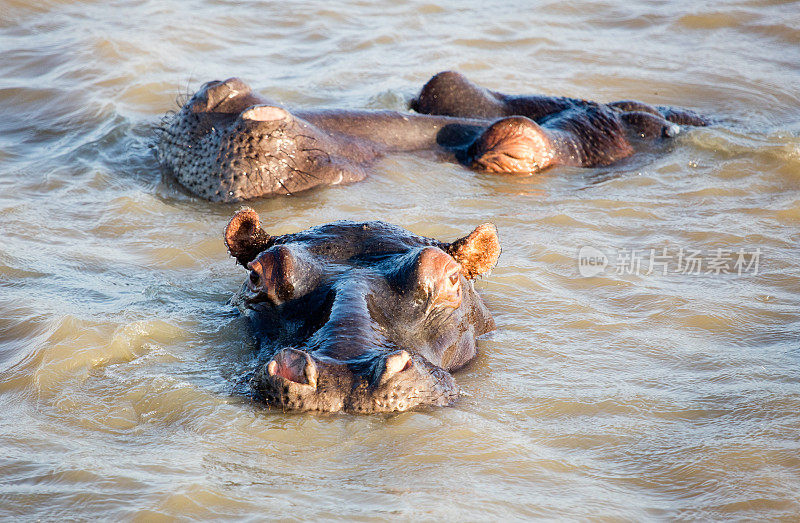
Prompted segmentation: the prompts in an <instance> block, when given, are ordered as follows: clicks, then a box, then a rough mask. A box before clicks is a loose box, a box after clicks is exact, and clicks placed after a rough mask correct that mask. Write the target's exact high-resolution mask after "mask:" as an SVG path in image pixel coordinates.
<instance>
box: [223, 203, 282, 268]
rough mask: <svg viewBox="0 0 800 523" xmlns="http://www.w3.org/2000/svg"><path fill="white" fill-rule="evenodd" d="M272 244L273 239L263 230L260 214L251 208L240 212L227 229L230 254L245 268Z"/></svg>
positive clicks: (245, 208) (226, 240)
mask: <svg viewBox="0 0 800 523" xmlns="http://www.w3.org/2000/svg"><path fill="white" fill-rule="evenodd" d="M271 244H272V237H271V236H270V235H269V234H267V233H266V232H265V231H264V229H262V228H261V220H259V218H258V213H257V212H256V211H254V210H253V209H251V208H250V207H244V208H242V209H241V210H239V211H238V212H237V213H236V214H235V215H233V218H231V221H230V222H228V226H227V227H225V245H227V246H228V252H229V253H231V256H233V257H234V258H236V260H237V261H238V262H239V263H241V264H242V266H244V267H247V264H248V263H250V262H251V261H253V260H254V259H255V258H256V256H258V255H259V254H260V253H261V251H264V250H266V249H268V248H269V246H270V245H271Z"/></svg>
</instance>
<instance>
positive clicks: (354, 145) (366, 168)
mask: <svg viewBox="0 0 800 523" xmlns="http://www.w3.org/2000/svg"><path fill="white" fill-rule="evenodd" d="M413 108H414V109H416V110H417V113H411V112H397V111H353V110H321V111H295V112H290V111H289V110H288V109H285V108H283V107H279V106H278V105H277V104H276V103H275V102H273V101H271V100H269V99H268V98H266V97H264V96H261V95H259V94H256V93H254V92H253V91H252V89H251V88H250V87H249V86H248V85H247V84H245V83H244V82H243V81H242V80H240V79H238V78H229V79H227V80H225V81H212V82H208V83H206V84H204V85H203V86H202V88H201V89H200V90H198V91H197V92H196V93H195V94H194V95H193V96H192V97H191V98H190V99H189V100H188V101H187V102H186V103H185V104H184V105H183V107H182V108H181V109H180V110H179V111H177V112H176V113H174V114H168V115H167V116H166V117H165V118H164V120H163V122H162V125H161V126H160V127H159V131H160V133H159V134H160V137H159V140H158V144H157V146H156V154H157V157H158V160H159V162H160V163H161V165H162V166H164V167H165V168H166V169H167V170H169V171H171V172H172V173H173V175H174V176H175V178H176V180H177V181H178V182H179V183H180V184H181V185H183V186H184V187H185V188H186V189H188V190H189V191H190V192H192V193H194V194H196V195H198V196H200V197H202V198H206V199H208V200H211V201H218V202H238V201H242V200H248V199H252V198H257V197H262V196H269V195H277V194H293V193H296V192H299V191H303V190H306V189H310V188H312V187H316V186H319V185H336V184H340V183H348V182H354V181H358V180H361V179H363V178H364V177H365V176H366V175H367V173H368V172H370V170H371V168H372V166H373V164H374V163H375V161H376V160H377V159H378V158H380V157H381V156H383V155H385V154H386V153H389V152H398V151H420V150H437V151H440V152H442V153H444V154H445V155H449V157H450V158H451V159H452V160H454V161H458V162H461V163H463V164H464V165H467V166H471V167H473V168H476V169H481V170H485V171H489V172H498V173H531V172H536V171H539V170H541V169H544V168H547V167H552V166H555V165H578V166H584V167H593V166H599V165H607V164H609V163H612V162H614V161H616V160H618V159H620V158H624V157H625V156H628V155H630V154H631V153H632V152H633V147H632V145H631V137H632V136H640V137H644V138H647V139H653V138H658V137H669V136H673V135H675V134H676V133H677V132H678V130H679V127H678V124H679V123H689V124H693V125H694V124H698V123H697V122H698V121H700V119H699V117H697V118H692V117H691V115H690V114H689V113H686V112H682V111H671V110H660V109H657V108H652V107H650V106H647V105H646V104H641V103H639V102H615V103H612V104H598V103H595V102H588V101H584V100H576V99H572V98H552V97H541V96H529V97H514V96H508V95H501V94H499V93H495V92H492V91H488V90H486V89H483V88H481V87H478V86H476V85H474V84H471V83H470V82H469V81H467V80H466V79H465V78H463V77H461V76H460V75H458V74H457V73H442V74H439V75H437V76H436V77H434V78H433V79H432V80H431V81H429V82H428V83H427V84H426V86H425V87H424V88H423V90H422V92H421V93H420V95H419V96H418V97H417V99H416V100H415V102H414V103H413ZM419 113H442V114H419ZM662 113H663V114H662ZM537 122H538V123H537ZM698 125H699V124H698Z"/></svg>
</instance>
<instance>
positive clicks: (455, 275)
mask: <svg viewBox="0 0 800 523" xmlns="http://www.w3.org/2000/svg"><path fill="white" fill-rule="evenodd" d="M450 283H451V284H453V285H455V284H457V283H458V271H456V272H454V273H452V274H451V275H450Z"/></svg>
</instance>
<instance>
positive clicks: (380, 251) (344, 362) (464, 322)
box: [225, 209, 500, 413]
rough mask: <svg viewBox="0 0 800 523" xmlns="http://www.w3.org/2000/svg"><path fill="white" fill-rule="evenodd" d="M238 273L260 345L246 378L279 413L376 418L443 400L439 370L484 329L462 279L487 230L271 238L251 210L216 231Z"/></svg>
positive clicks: (452, 393)
mask: <svg viewBox="0 0 800 523" xmlns="http://www.w3.org/2000/svg"><path fill="white" fill-rule="evenodd" d="M225 241H226V244H227V246H228V250H229V252H230V253H231V255H232V256H234V257H235V258H236V259H237V261H238V262H239V264H241V265H242V266H243V267H246V268H247V270H248V271H249V273H248V276H247V278H246V281H245V283H244V285H243V286H242V288H241V290H240V291H239V292H238V293H237V294H236V296H235V297H234V300H233V303H235V304H236V305H238V307H239V309H240V310H241V311H242V313H243V314H244V315H245V316H247V317H248V318H249V320H250V323H251V325H252V326H253V330H254V332H255V333H256V335H257V336H258V338H259V340H260V345H261V347H260V352H259V359H258V361H259V364H258V366H257V368H256V371H255V373H254V375H253V378H252V380H251V385H252V387H253V389H254V390H255V391H256V393H257V394H258V396H259V397H261V398H263V400H264V401H265V402H266V403H267V404H268V405H270V406H273V407H277V408H281V409H284V410H297V411H325V412H338V411H346V412H354V413H377V412H399V411H405V410H408V409H412V408H416V407H422V406H445V405H450V404H452V403H453V402H454V401H455V400H456V399H457V398H458V395H459V388H458V386H457V385H456V382H455V380H454V379H453V376H452V375H451V374H450V373H451V371H454V370H456V369H459V368H460V367H463V366H464V365H465V364H466V363H467V362H469V361H470V360H471V359H472V358H473V357H474V356H475V354H476V339H477V338H478V337H479V336H481V335H483V334H485V333H487V332H490V331H492V330H493V329H494V328H495V324H494V321H493V319H492V317H491V314H490V313H489V311H488V309H487V308H486V306H485V305H484V303H483V300H482V299H481V297H480V296H479V295H478V294H477V292H476V291H475V288H474V286H473V280H474V278H475V277H477V276H478V275H480V274H484V273H486V272H488V271H489V270H490V269H491V268H492V267H493V266H494V265H495V263H496V261H497V258H498V256H499V254H500V246H499V241H498V238H497V233H496V230H495V228H494V226H493V225H491V224H489V223H487V224H483V225H480V226H478V227H477V228H476V229H475V230H474V231H473V232H472V233H470V234H469V235H467V236H465V237H464V238H461V239H459V240H457V241H455V242H452V243H446V242H442V241H439V240H436V239H433V238H425V237H422V236H418V235H415V234H413V233H411V232H409V231H406V230H404V229H402V228H400V227H397V226H394V225H390V224H387V223H384V222H364V223H356V222H346V221H343V222H335V223H331V224H327V225H322V226H319V227H314V228H311V229H308V230H306V231H302V232H298V233H294V234H286V235H282V236H277V237H272V236H270V235H269V234H268V233H266V232H265V231H264V230H263V229H261V226H260V221H259V218H258V215H257V214H256V212H255V211H253V210H252V209H243V210H241V211H239V212H238V213H237V214H236V215H235V216H234V217H233V218H232V219H231V221H230V223H229V225H228V227H227V228H226V231H225Z"/></svg>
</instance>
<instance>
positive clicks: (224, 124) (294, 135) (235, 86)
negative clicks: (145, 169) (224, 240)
mask: <svg viewBox="0 0 800 523" xmlns="http://www.w3.org/2000/svg"><path fill="white" fill-rule="evenodd" d="M159 131H160V132H159V139H158V143H157V147H156V155H157V157H158V160H159V162H160V163H161V165H162V166H164V167H165V168H166V169H167V170H168V171H170V172H171V173H172V174H173V175H174V176H175V178H176V179H177V181H178V182H179V183H180V184H181V185H183V186H184V187H186V188H187V189H188V190H189V191H191V192H192V193H194V194H196V195H197V196H200V197H202V198H205V199H207V200H211V201H215V202H235V201H241V200H246V199H250V198H256V197H259V196H266V195H272V194H292V193H295V192H298V191H302V190H305V189H309V188H311V187H315V186H318V185H333V184H337V183H345V182H350V181H356V180H360V179H362V178H363V177H364V176H365V173H364V170H363V168H362V167H361V166H360V165H358V164H356V163H354V161H353V157H354V156H355V157H357V156H358V154H355V155H354V154H349V155H347V154H339V153H340V152H342V150H343V148H344V147H348V146H349V147H352V144H343V143H340V141H337V140H334V139H332V138H331V137H330V136H329V135H328V134H326V133H324V132H322V131H320V130H319V129H317V128H316V127H314V126H312V125H310V124H309V123H308V122H305V121H304V120H301V119H299V118H297V117H295V116H294V115H292V114H291V113H289V111H287V110H286V109H283V108H281V107H277V106H276V105H275V104H274V103H273V102H270V101H269V100H267V99H265V98H263V97H261V96H259V95H257V94H255V93H253V92H252V90H251V89H250V87H249V86H248V85H247V84H245V83H244V82H242V81H241V80H239V79H238V78H229V79H228V80H225V81H213V82H208V83H206V84H205V85H203V87H202V88H200V90H199V91H197V92H196V93H195V94H194V95H193V96H192V97H191V98H190V99H189V101H188V102H186V103H185V104H184V105H183V107H182V108H181V109H180V110H179V111H178V112H176V113H174V114H171V115H168V116H166V117H165V118H164V121H163V123H162V125H161V127H160V128H159ZM356 152H358V151H356ZM351 153H352V151H351ZM362 153H363V151H362Z"/></svg>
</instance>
